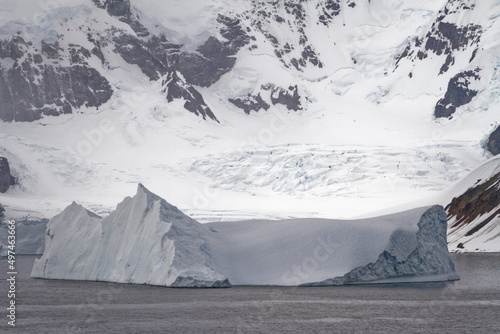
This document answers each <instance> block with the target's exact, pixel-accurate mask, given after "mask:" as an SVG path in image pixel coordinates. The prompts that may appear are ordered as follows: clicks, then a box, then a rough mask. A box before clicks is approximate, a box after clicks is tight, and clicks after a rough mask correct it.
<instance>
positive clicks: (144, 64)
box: [114, 33, 168, 80]
mask: <svg viewBox="0 0 500 334" xmlns="http://www.w3.org/2000/svg"><path fill="white" fill-rule="evenodd" d="M114 42H115V51H116V52H117V53H119V54H120V56H122V58H123V59H124V60H125V61H126V62H127V63H129V64H134V65H137V66H139V68H140V69H141V70H142V72H143V73H144V74H145V75H146V76H147V77H148V78H149V79H150V80H158V79H159V78H160V76H162V75H164V74H166V73H167V72H168V68H167V66H168V65H167V64H165V63H164V62H162V61H161V60H160V59H161V58H160V59H159V58H157V57H155V55H153V54H152V52H151V50H150V49H149V48H147V47H145V45H144V42H143V41H142V40H140V39H139V38H137V37H135V36H132V35H128V34H126V33H121V34H119V35H118V36H116V37H115V39H114Z"/></svg>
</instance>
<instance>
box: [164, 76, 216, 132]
mask: <svg viewBox="0 0 500 334" xmlns="http://www.w3.org/2000/svg"><path fill="white" fill-rule="evenodd" d="M162 84H163V87H164V88H163V92H165V93H167V101H168V102H172V101H173V100H174V99H180V98H183V99H184V100H186V102H185V103H184V108H186V109H187V110H189V111H190V112H192V113H194V114H195V115H197V116H198V115H201V116H202V117H203V119H206V118H207V116H208V117H209V118H210V119H212V120H214V121H217V118H216V117H215V115H214V114H213V113H212V110H210V108H209V107H208V106H207V105H206V103H205V100H203V96H202V95H201V94H200V93H199V92H198V91H197V90H196V89H194V88H193V87H192V86H191V85H189V84H186V82H184V81H183V80H182V79H181V78H180V77H179V76H178V75H177V72H171V73H169V74H168V76H167V78H166V79H165V80H163V82H162ZM217 122H218V121H217Z"/></svg>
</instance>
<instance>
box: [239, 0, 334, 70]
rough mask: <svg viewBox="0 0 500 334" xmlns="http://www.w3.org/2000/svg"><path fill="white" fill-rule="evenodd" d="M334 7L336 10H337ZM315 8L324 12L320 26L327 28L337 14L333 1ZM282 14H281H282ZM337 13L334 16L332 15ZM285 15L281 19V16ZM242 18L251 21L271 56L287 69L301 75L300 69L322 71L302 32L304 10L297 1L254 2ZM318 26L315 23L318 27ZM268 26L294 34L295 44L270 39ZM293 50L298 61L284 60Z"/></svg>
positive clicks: (305, 14) (305, 12) (270, 29)
mask: <svg viewBox="0 0 500 334" xmlns="http://www.w3.org/2000/svg"><path fill="white" fill-rule="evenodd" d="M337 6H338V8H337ZM317 8H318V9H319V10H320V11H324V13H323V15H322V17H323V19H320V22H321V23H323V24H325V25H328V24H329V23H330V20H331V19H333V16H335V15H338V13H340V12H338V13H337V12H336V10H340V9H339V8H340V7H339V4H338V1H337V0H330V1H327V3H326V4H318V5H317ZM283 13H284V14H283ZM335 13H337V14H335ZM282 14H283V15H285V17H283V16H281V15H282ZM245 15H246V17H247V18H248V19H250V20H251V26H252V28H253V29H255V30H257V31H259V32H260V33H261V34H262V35H264V37H266V39H267V40H268V41H269V42H270V43H271V45H272V46H273V48H274V54H275V55H276V57H278V58H279V59H280V61H281V62H282V63H283V65H284V66H285V67H287V68H291V67H293V68H295V69H296V70H297V71H302V69H303V68H304V67H307V66H310V65H312V66H315V67H318V68H322V67H323V66H324V65H323V63H322V62H321V57H320V55H319V54H318V53H317V52H316V50H315V49H314V47H313V45H312V44H310V43H309V39H308V37H307V34H306V32H305V28H307V24H308V23H307V10H306V8H305V7H304V5H303V2H300V1H290V0H288V1H284V2H279V1H273V2H271V3H265V2H261V1H257V0H252V9H251V10H249V11H248V12H246V13H245ZM318 24H319V23H318ZM272 26H275V28H276V26H277V27H278V28H279V29H281V30H290V31H292V33H294V34H298V35H299V44H298V45H291V44H290V43H289V42H288V41H280V40H279V39H278V38H277V37H276V36H274V35H273V34H272V33H271V31H272V30H275V28H272ZM293 50H298V51H299V52H300V56H299V57H291V56H288V57H284V56H285V55H287V54H289V53H290V52H292V51H293Z"/></svg>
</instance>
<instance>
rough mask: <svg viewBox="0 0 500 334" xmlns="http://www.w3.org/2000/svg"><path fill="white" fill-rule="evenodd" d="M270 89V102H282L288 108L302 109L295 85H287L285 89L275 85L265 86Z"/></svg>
mask: <svg viewBox="0 0 500 334" xmlns="http://www.w3.org/2000/svg"><path fill="white" fill-rule="evenodd" d="M266 88H268V89H270V90H271V102H272V103H273V104H282V105H284V106H286V108H287V109H288V110H295V111H298V110H302V105H301V102H300V95H299V92H298V88H297V85H295V86H289V87H288V88H287V89H285V88H281V87H277V86H274V85H273V86H267V87H266Z"/></svg>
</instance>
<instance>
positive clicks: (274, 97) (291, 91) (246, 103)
mask: <svg viewBox="0 0 500 334" xmlns="http://www.w3.org/2000/svg"><path fill="white" fill-rule="evenodd" d="M262 96H264V98H263V97H262ZM229 102H231V103H232V104H234V105H235V106H237V107H238V108H240V109H243V111H245V113H246V114H250V112H251V111H259V110H261V109H264V110H268V109H269V108H270V104H269V103H268V102H270V103H272V104H273V105H277V104H282V105H284V106H285V107H286V108H287V109H288V110H294V111H299V110H302V104H301V101H300V95H299V92H298V87H297V85H295V86H289V87H288V88H283V87H279V86H276V85H274V84H271V83H270V84H266V85H262V86H261V91H260V92H259V93H258V94H257V95H251V94H248V95H246V96H242V97H237V98H234V99H229Z"/></svg>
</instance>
